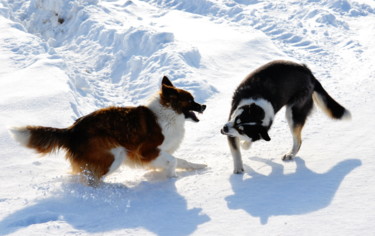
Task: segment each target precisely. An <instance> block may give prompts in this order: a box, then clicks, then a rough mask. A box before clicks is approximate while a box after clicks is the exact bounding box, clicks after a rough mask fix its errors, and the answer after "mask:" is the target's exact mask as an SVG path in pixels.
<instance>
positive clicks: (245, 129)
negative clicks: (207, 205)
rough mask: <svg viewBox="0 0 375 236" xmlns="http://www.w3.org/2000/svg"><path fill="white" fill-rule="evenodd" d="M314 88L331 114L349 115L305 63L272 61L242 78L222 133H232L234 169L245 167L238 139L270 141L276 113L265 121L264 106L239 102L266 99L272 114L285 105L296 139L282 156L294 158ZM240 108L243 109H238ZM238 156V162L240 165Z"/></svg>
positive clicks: (324, 108) (336, 116) (321, 103)
mask: <svg viewBox="0 0 375 236" xmlns="http://www.w3.org/2000/svg"><path fill="white" fill-rule="evenodd" d="M314 92H315V93H316V94H315V95H314V96H315V97H314V100H315V101H316V102H317V103H318V105H319V106H320V107H322V108H323V110H324V111H326V112H327V113H328V115H329V116H330V117H332V118H335V119H341V118H343V117H344V116H345V117H349V116H350V113H349V111H347V110H346V109H345V108H344V107H343V106H341V105H340V104H338V103H337V102H336V101H335V100H334V99H332V97H331V96H330V95H329V94H328V93H327V92H326V91H325V90H324V88H323V87H322V85H321V84H320V83H319V81H318V80H317V79H316V78H315V77H314V75H313V74H312V72H311V70H310V69H309V68H308V67H307V66H306V65H301V64H297V63H294V62H290V61H281V60H279V61H272V62H270V63H268V64H265V65H263V66H261V67H260V68H258V69H256V70H255V71H253V72H252V73H251V74H249V75H248V76H247V77H246V78H245V79H244V80H243V81H242V82H241V84H240V85H239V86H238V88H237V89H236V90H235V92H234V95H233V99H232V107H231V111H230V114H229V121H230V122H228V124H227V125H225V126H224V128H223V129H222V133H223V134H226V135H229V136H228V143H229V145H230V147H231V150H232V155H233V158H234V161H235V171H234V172H235V173H240V172H242V171H241V170H243V167H242V161H241V154H240V150H239V148H238V141H236V139H237V138H240V137H245V138H246V139H245V140H246V141H247V142H254V141H257V140H259V139H263V140H266V141H269V140H270V137H269V135H268V130H269V129H270V127H271V125H272V121H273V117H271V119H270V120H269V122H266V125H265V123H262V122H263V120H264V119H265V111H264V109H263V108H262V107H260V106H258V105H257V104H255V103H251V104H246V105H243V106H242V107H238V106H239V105H240V103H241V102H242V101H244V100H245V99H253V100H257V99H264V100H266V101H268V102H269V103H270V104H271V106H272V108H273V112H274V113H273V114H272V115H275V114H276V113H277V112H278V111H279V110H280V109H281V108H282V107H283V106H286V107H287V117H288V119H289V120H288V122H289V125H290V128H291V131H292V134H293V137H294V139H293V141H294V143H293V148H292V150H291V152H290V153H289V154H286V155H285V156H284V157H283V159H291V158H293V157H294V155H295V154H296V153H297V152H298V150H299V148H300V145H301V142H302V141H301V130H302V128H303V126H304V124H305V121H306V119H307V117H308V115H309V114H310V113H311V110H312V108H313V104H314V100H313V94H314ZM239 109H241V110H240V111H241V112H238V110H239ZM236 111H237V112H236ZM235 112H236V113H235ZM233 114H237V116H236V117H233ZM230 129H234V130H235V132H234V133H231V132H230V131H229V130H230ZM234 136H238V137H234ZM248 140H251V141H248ZM236 159H237V163H239V164H237V166H236Z"/></svg>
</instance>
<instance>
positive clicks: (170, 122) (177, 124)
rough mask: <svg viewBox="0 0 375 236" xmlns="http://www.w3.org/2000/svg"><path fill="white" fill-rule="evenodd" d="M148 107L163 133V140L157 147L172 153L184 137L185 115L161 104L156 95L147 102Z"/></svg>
mask: <svg viewBox="0 0 375 236" xmlns="http://www.w3.org/2000/svg"><path fill="white" fill-rule="evenodd" d="M148 108H150V109H151V111H153V112H154V113H155V115H156V117H157V122H158V123H159V125H160V127H161V129H162V133H163V135H164V141H163V143H162V144H161V145H160V146H159V148H160V149H161V150H163V151H166V152H168V153H169V154H172V153H173V152H174V151H176V150H177V148H178V147H179V146H180V144H181V142H182V139H183V137H184V134H185V128H184V124H185V116H184V115H183V114H177V113H176V112H175V111H174V110H173V109H170V108H166V107H164V106H162V105H161V104H160V102H159V98H157V97H155V98H154V99H153V100H152V101H151V102H150V103H149V105H148Z"/></svg>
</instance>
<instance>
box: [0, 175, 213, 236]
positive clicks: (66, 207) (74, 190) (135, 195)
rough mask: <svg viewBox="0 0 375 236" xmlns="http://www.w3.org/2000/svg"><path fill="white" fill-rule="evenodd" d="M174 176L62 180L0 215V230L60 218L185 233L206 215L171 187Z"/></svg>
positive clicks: (100, 228) (81, 226)
mask: <svg viewBox="0 0 375 236" xmlns="http://www.w3.org/2000/svg"><path fill="white" fill-rule="evenodd" d="M177 181H178V179H163V180H160V179H159V180H157V181H155V180H151V181H149V180H147V181H143V182H140V183H138V184H137V185H136V186H134V187H126V186H125V185H123V184H111V183H104V184H102V186H100V187H98V188H91V187H87V186H84V185H82V184H81V183H79V182H78V181H71V180H69V181H65V182H67V183H64V184H63V186H62V187H61V190H59V192H57V193H53V194H52V195H53V196H52V197H50V198H47V199H43V200H40V201H39V202H36V203H35V204H34V205H32V206H28V207H26V208H24V209H21V210H19V211H17V212H15V213H13V214H11V215H9V216H7V217H5V218H4V219H3V220H1V221H0V234H2V235H3V234H4V235H5V234H10V233H13V232H16V231H17V230H19V229H21V228H26V227H28V226H30V225H34V224H42V223H47V222H60V223H58V224H61V222H66V223H67V224H69V225H71V226H72V227H73V228H75V229H77V230H83V231H86V232H88V233H105V232H110V231H114V230H121V229H136V228H144V229H146V230H148V231H150V232H153V233H154V234H156V235H189V234H191V233H193V232H194V231H195V230H196V229H197V227H198V226H199V225H200V224H203V223H205V222H207V221H209V220H210V218H209V217H208V216H207V215H205V214H202V212H201V211H202V209H201V208H191V209H188V207H187V201H186V200H185V198H184V197H183V196H181V195H180V194H179V193H178V191H177V189H176V186H175V184H176V182H177Z"/></svg>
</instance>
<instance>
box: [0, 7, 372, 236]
mask: <svg viewBox="0 0 375 236" xmlns="http://www.w3.org/2000/svg"><path fill="white" fill-rule="evenodd" d="M374 38H375V2H374V1H365V0H353V1H347V0H324V1H316V0H306V1H296V0H287V1H273V0H264V1H261V0H153V1H152V0H150V1H146V0H143V1H141V0H134V1H124V0H122V1H121V0H119V1H116V0H108V1H104V0H103V1H98V0H89V1H84V0H31V1H24V0H12V1H11V0H8V1H6V0H0V158H1V164H0V209H1V210H0V235H223V236H224V235H225V236H227V235H371V234H373V233H374V232H375V225H374V222H375V213H374V212H375V201H374V196H375V185H374V184H373V183H374V182H375V177H374V176H375V175H374V173H375V149H374V146H375V139H374V138H373V134H372V133H373V130H375V122H374V121H373V119H374V117H375V111H374V108H373V107H374V103H375V92H374V91H375V60H374V59H373V57H374V54H375V41H374ZM274 59H289V60H293V61H296V62H301V63H306V64H307V65H308V66H309V67H310V68H311V69H312V71H313V72H314V74H315V76H316V77H317V78H318V79H319V80H320V81H321V83H322V84H323V86H324V87H325V88H326V90H327V91H328V92H329V93H330V94H331V95H332V97H334V98H335V99H336V100H337V101H339V102H340V103H341V104H342V105H344V106H345V107H347V108H348V109H349V110H350V111H351V112H352V116H353V118H352V120H351V121H332V120H330V119H329V118H327V117H326V116H325V115H324V114H323V113H322V112H321V111H320V110H319V109H318V108H317V109H315V112H314V113H313V114H312V116H311V117H310V118H309V120H308V121H307V124H306V126H305V128H304V130H303V145H302V148H301V150H300V152H299V153H298V157H297V158H296V159H295V161H291V162H283V161H281V156H282V155H283V154H284V153H285V152H287V151H288V150H289V148H291V145H292V138H291V135H290V132H289V128H288V125H287V122H286V120H285V115H284V110H281V111H280V112H279V113H278V114H277V116H276V119H275V122H274V124H273V127H272V129H271V131H270V136H271V139H272V141H271V142H258V143H254V144H253V146H252V147H251V149H250V150H248V151H242V154H243V161H244V164H245V173H244V174H243V175H233V174H232V171H233V164H232V157H231V155H230V153H229V148H228V146H227V141H226V137H224V136H222V135H221V134H220V128H221V127H222V125H223V124H224V123H225V122H226V120H227V118H228V114H229V109H230V103H231V97H232V94H233V91H234V89H235V88H236V87H237V85H238V84H239V83H240V81H241V80H242V79H243V78H244V77H245V76H246V75H247V74H248V73H250V72H251V71H252V70H253V69H255V68H257V67H258V66H260V65H262V64H264V63H266V62H268V61H270V60H274ZM164 75H167V76H168V77H169V78H170V79H171V80H172V82H173V83H174V84H175V85H176V86H178V87H181V88H183V89H186V90H189V91H191V92H192V93H193V94H194V96H195V97H196V100H197V101H198V102H200V103H205V104H207V110H206V111H205V113H204V114H203V115H200V116H199V119H200V120H201V121H200V122H199V123H192V122H187V124H186V135H185V139H184V141H183V143H182V145H181V147H180V149H179V150H178V151H177V152H176V153H175V155H176V156H178V157H180V158H183V159H186V160H189V161H192V162H197V163H205V164H207V165H208V168H207V169H205V170H202V171H197V172H188V171H179V172H178V175H179V178H177V179H167V178H166V177H165V174H164V173H163V172H155V171H150V170H143V169H136V170H134V169H129V168H127V167H123V168H121V169H120V170H119V171H117V172H115V173H114V174H113V175H111V176H108V177H107V178H106V179H105V180H104V183H103V184H102V185H101V186H100V187H99V188H96V189H94V188H90V187H87V186H84V185H82V184H81V183H80V182H79V181H78V178H77V177H75V176H72V175H71V174H70V173H69V171H70V167H69V164H68V162H67V161H66V160H65V159H64V153H63V152H60V153H58V154H52V155H49V156H46V157H42V158H39V157H38V155H37V154H35V153H34V152H33V151H31V150H28V149H24V148H22V147H20V146H19V145H18V144H17V143H15V142H14V141H13V140H12V139H11V137H10V135H9V134H8V131H7V129H8V128H9V127H11V126H20V125H29V124H30V125H44V126H53V127H66V126H69V125H70V124H71V123H72V122H74V120H75V119H77V118H78V117H80V116H82V115H85V114H88V113H90V112H92V111H94V110H96V109H99V108H102V107H106V106H110V105H116V106H129V105H140V104H144V103H145V102H146V101H147V99H148V97H150V96H152V95H153V94H154V93H155V92H156V91H157V90H158V89H159V86H160V81H161V78H162V77H163V76H164Z"/></svg>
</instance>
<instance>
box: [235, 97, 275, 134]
mask: <svg viewBox="0 0 375 236" xmlns="http://www.w3.org/2000/svg"><path fill="white" fill-rule="evenodd" d="M251 104H255V105H257V106H259V107H261V108H262V109H263V110H264V119H263V120H262V126H264V127H267V126H269V125H270V124H271V122H272V121H273V118H274V116H275V112H274V110H273V107H272V104H271V103H270V102H269V101H267V100H265V99H263V98H258V99H253V98H248V99H243V100H242V101H241V102H240V104H238V106H237V108H236V110H235V111H234V112H233V114H232V116H231V119H230V122H232V124H234V121H235V119H236V117H237V116H240V115H241V114H242V112H243V111H244V110H243V108H242V107H243V106H249V105H251ZM228 123H229V122H228Z"/></svg>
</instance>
